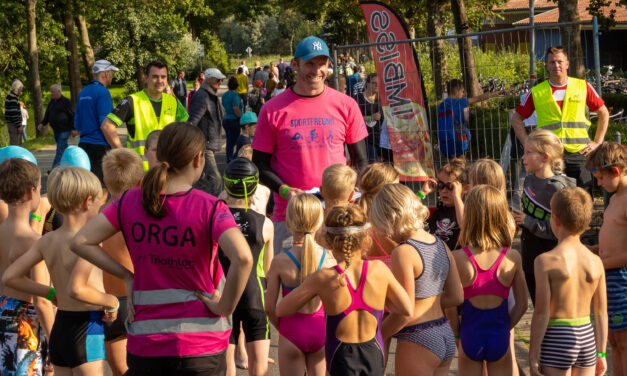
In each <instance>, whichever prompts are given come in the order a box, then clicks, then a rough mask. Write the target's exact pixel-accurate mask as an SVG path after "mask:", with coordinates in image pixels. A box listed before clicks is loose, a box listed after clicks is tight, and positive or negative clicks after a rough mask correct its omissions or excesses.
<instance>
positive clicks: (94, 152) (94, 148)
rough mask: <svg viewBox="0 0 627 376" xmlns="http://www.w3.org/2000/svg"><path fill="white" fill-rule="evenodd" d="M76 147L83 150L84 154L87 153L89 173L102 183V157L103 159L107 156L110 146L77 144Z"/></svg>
mask: <svg viewBox="0 0 627 376" xmlns="http://www.w3.org/2000/svg"><path fill="white" fill-rule="evenodd" d="M78 146H79V147H80V148H82V149H83V150H85V153H87V156H88V157H89V163H90V164H91V172H93V173H94V175H96V176H97V177H98V180H100V182H101V183H103V182H104V180H102V157H104V155H105V154H107V152H108V151H109V150H111V146H109V145H98V144H88V143H85V142H81V143H79V144H78ZM103 184H104V183H103Z"/></svg>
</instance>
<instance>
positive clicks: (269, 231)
mask: <svg viewBox="0 0 627 376" xmlns="http://www.w3.org/2000/svg"><path fill="white" fill-rule="evenodd" d="M263 240H264V241H265V243H266V250H265V252H264V260H263V267H264V271H265V272H266V273H268V271H269V270H270V265H271V264H272V259H273V258H274V225H273V224H272V221H271V220H270V219H269V218H266V219H265V221H264V223H263Z"/></svg>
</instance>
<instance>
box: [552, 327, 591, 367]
mask: <svg viewBox="0 0 627 376" xmlns="http://www.w3.org/2000/svg"><path fill="white" fill-rule="evenodd" d="M596 351H597V347H596V343H595V341H594V330H593V329H592V324H590V317H582V318H578V319H551V320H549V326H548V327H547V329H546V333H545V334H544V339H543V340H542V347H541V349H540V364H541V365H542V366H544V367H553V368H558V369H570V368H572V367H576V368H588V367H594V366H595V365H596V362H597V359H596Z"/></svg>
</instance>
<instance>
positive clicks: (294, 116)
mask: <svg viewBox="0 0 627 376" xmlns="http://www.w3.org/2000/svg"><path fill="white" fill-rule="evenodd" d="M329 61H330V59H329V48H328V47H327V44H326V43H325V42H324V41H323V40H322V39H320V38H317V37H314V36H309V37H307V38H305V39H303V40H302V41H300V43H299V44H298V46H297V47H296V51H295V53H294V59H293V60H292V68H293V70H294V73H295V74H296V84H295V85H294V87H292V88H291V89H288V90H286V91H285V92H284V93H283V94H281V95H280V96H277V97H275V98H273V99H272V100H270V101H268V102H267V103H266V104H265V105H264V106H263V107H262V108H261V111H260V113H259V116H258V122H257V130H256V132H255V139H254V141H253V144H252V147H253V162H255V164H256V165H257V167H258V168H259V175H260V180H261V183H262V184H264V185H266V186H268V187H269V188H270V189H271V190H272V191H274V192H275V194H274V199H275V207H274V217H273V221H274V222H275V226H274V228H275V235H274V238H275V246H274V252H275V254H276V253H279V252H281V251H283V250H285V249H289V248H290V247H291V245H292V239H291V235H290V234H289V231H288V230H287V228H286V227H285V209H286V207H287V202H288V201H289V199H290V198H291V197H293V196H295V195H297V194H299V193H302V192H303V191H307V190H310V189H312V188H315V187H319V186H320V183H321V181H322V172H323V171H324V169H325V168H327V167H328V166H330V165H332V164H334V163H346V155H345V151H344V150H345V145H346V146H347V148H348V152H349V154H350V159H351V164H352V165H353V166H354V167H355V168H356V169H357V170H361V168H362V167H364V166H365V165H366V164H367V163H368V157H367V152H366V144H365V138H366V136H367V135H368V131H367V129H366V124H365V123H364V119H363V117H362V116H361V112H360V110H359V106H358V105H357V102H355V101H354V100H353V99H352V98H350V97H348V96H347V95H344V94H342V93H340V92H338V91H336V90H334V89H332V88H330V87H327V86H325V85H324V82H325V79H326V78H327V73H328V69H329Z"/></svg>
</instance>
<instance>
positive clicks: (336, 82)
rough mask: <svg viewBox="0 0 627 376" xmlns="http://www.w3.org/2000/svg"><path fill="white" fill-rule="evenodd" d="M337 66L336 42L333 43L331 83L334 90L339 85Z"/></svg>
mask: <svg viewBox="0 0 627 376" xmlns="http://www.w3.org/2000/svg"><path fill="white" fill-rule="evenodd" d="M339 71H340V70H339V68H338V66H337V44H334V45H333V85H335V90H338V88H339V87H340V78H339Z"/></svg>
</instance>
